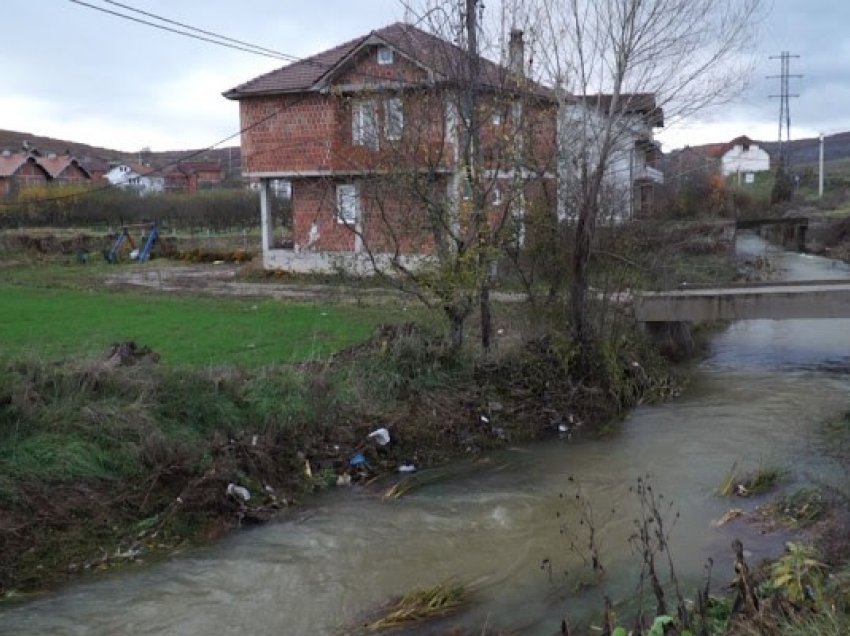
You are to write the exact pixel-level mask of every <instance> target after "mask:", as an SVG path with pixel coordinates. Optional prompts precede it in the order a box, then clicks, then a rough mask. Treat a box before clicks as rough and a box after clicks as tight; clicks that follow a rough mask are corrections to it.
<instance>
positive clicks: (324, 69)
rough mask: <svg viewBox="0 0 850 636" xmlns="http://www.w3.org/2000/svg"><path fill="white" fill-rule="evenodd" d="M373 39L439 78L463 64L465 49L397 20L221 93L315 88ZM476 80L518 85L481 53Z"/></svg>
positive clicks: (455, 73) (235, 95)
mask: <svg viewBox="0 0 850 636" xmlns="http://www.w3.org/2000/svg"><path fill="white" fill-rule="evenodd" d="M376 40H377V41H379V42H383V43H385V44H386V45H388V46H390V47H392V48H393V49H395V50H397V51H399V52H400V53H402V54H403V55H405V56H407V57H409V58H410V59H412V60H414V61H416V62H417V63H419V64H420V65H422V66H424V67H426V68H427V69H429V70H431V71H433V72H434V73H435V74H436V75H437V77H436V79H437V80H438V81H439V80H443V81H452V80H453V79H454V80H457V79H458V78H459V75H460V73H459V69H463V68H464V67H463V62H464V59H465V56H466V53H465V51H464V50H463V49H461V48H460V47H458V46H456V45H454V44H452V43H451V42H447V41H446V40H443V39H442V38H439V37H437V36H435V35H432V34H431V33H427V32H425V31H423V30H421V29H418V28H416V27H414V26H412V25H409V24H405V23H403V22H396V23H395V24H391V25H390V26H387V27H384V28H382V29H378V30H376V31H372V32H371V33H369V34H367V35H364V36H361V37H359V38H355V39H354V40H349V41H348V42H345V43H343V44H340V45H338V46H335V47H334V48H332V49H328V50H327V51H323V52H321V53H318V54H316V55H313V56H311V57H308V58H304V59H303V60H299V61H298V62H295V63H293V64H290V65H288V66H284V67H283V68H279V69H277V70H275V71H272V72H270V73H266V74H265V75H260V76H259V77H255V78H254V79H252V80H250V81H248V82H245V83H244V84H240V85H239V86H237V87H235V88H233V89H231V90H229V91H227V92H225V93H224V96H225V97H227V98H229V99H241V98H243V97H252V96H258V95H275V94H280V93H293V92H304V91H309V90H315V88H316V87H317V85H318V84H319V83H320V81H321V80H323V79H325V77H326V76H328V75H329V74H330V73H331V72H332V71H333V70H335V69H336V68H337V67H338V65H339V64H340V63H341V62H343V61H344V60H346V58H347V57H348V56H349V55H350V54H351V53H353V52H355V51H356V50H357V49H358V48H359V47H360V46H362V45H364V44H366V43H368V42H373V41H376ZM479 81H480V82H481V83H482V84H483V85H485V86H492V87H502V86H508V87H511V84H512V85H513V86H512V87H513V88H517V87H519V83H518V82H517V81H516V78H514V77H512V76H511V74H510V71H508V69H507V68H505V67H503V66H500V65H498V64H495V63H493V62H491V61H490V60H488V59H486V58H484V57H481V58H480V75H479ZM526 90H532V91H533V92H535V93H538V94H541V95H543V94H545V95H550V94H551V92H550V91H549V89H546V88H545V87H543V86H541V85H539V84H534V83H530V82H529V83H528V88H526Z"/></svg>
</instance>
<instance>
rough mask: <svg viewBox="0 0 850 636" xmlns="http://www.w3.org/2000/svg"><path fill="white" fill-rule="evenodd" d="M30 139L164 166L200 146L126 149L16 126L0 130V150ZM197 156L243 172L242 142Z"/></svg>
mask: <svg viewBox="0 0 850 636" xmlns="http://www.w3.org/2000/svg"><path fill="white" fill-rule="evenodd" d="M24 142H28V143H29V144H30V146H31V147H35V148H38V149H39V150H40V151H41V152H44V153H46V152H56V153H63V152H65V151H66V150H67V151H70V152H71V154H72V155H74V156H75V157H78V158H80V159H85V158H93V159H101V160H103V161H106V162H110V161H139V160H140V159H141V160H142V161H143V162H144V163H149V164H151V165H152V166H157V167H162V166H165V165H168V164H171V163H175V162H177V161H178V160H180V159H182V158H184V157H188V156H189V155H193V154H194V153H196V152H197V150H191V149H190V150H166V151H163V152H152V151H149V152H125V151H122V150H113V149H111V148H101V147H99V146H90V145H89V144H85V143H80V142H76V141H68V140H65V139H54V138H53V137H43V136H41V135H34V134H32V133H28V132H18V131H15V130H0V150H19V149H20V148H22V147H23V143H24ZM193 160H196V161H197V160H207V161H219V162H221V165H222V167H223V168H224V170H225V175H226V177H228V178H229V177H232V176H238V175H239V174H240V173H241V153H240V147H239V146H226V147H223V148H214V149H212V150H204V151H203V152H202V153H201V154H199V155H198V156H196V157H193Z"/></svg>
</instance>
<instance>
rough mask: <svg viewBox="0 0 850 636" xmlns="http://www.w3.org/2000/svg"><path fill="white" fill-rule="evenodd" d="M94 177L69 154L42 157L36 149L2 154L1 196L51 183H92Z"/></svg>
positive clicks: (53, 154) (0, 154)
mask: <svg viewBox="0 0 850 636" xmlns="http://www.w3.org/2000/svg"><path fill="white" fill-rule="evenodd" d="M90 181H91V175H90V174H89V173H88V171H87V170H86V169H85V168H83V167H82V166H81V165H80V162H79V161H77V160H76V159H75V158H74V157H72V156H71V155H69V154H67V153H66V154H64V155H57V154H55V153H49V154H47V155H46V156H42V154H41V153H39V152H38V151H37V150H35V149H28V150H25V151H18V152H11V151H9V150H4V151H2V152H0V196H14V195H16V194H17V193H18V192H19V191H20V190H21V189H24V188H28V187H31V186H37V185H47V184H57V185H64V184H71V183H89V182H90Z"/></svg>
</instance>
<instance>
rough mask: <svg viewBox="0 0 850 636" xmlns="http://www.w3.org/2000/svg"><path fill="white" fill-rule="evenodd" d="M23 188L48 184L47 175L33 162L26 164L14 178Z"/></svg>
mask: <svg viewBox="0 0 850 636" xmlns="http://www.w3.org/2000/svg"><path fill="white" fill-rule="evenodd" d="M14 179H15V181H17V182H18V185H19V186H20V187H21V188H26V187H28V186H34V185H42V184H45V183H47V175H46V174H45V173H44V171H43V170H42V169H41V168H40V167H38V166H37V165H35V164H34V163H32V162H29V161H28V162H26V163H25V164H24V165H23V166H21V168H20V169H19V170H18V172H17V173H16V174H15V176H14Z"/></svg>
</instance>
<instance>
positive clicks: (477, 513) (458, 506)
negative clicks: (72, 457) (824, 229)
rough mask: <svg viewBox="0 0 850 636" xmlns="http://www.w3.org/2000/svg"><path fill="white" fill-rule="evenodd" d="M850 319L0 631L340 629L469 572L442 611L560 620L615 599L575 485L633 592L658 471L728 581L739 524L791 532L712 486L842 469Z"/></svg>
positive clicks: (480, 621)
mask: <svg viewBox="0 0 850 636" xmlns="http://www.w3.org/2000/svg"><path fill="white" fill-rule="evenodd" d="M738 251H739V253H741V254H743V255H747V254H750V255H761V254H764V253H766V252H768V253H769V257H770V259H771V261H772V262H773V263H774V264H775V265H776V266H778V267H779V268H781V269H782V270H783V274H782V277H783V278H784V279H786V280H806V279H827V278H850V268H848V267H847V266H845V265H843V264H838V263H835V262H833V261H829V260H827V259H822V258H817V257H811V256H806V255H801V254H792V253H788V252H783V251H781V250H778V249H776V248H772V247H770V246H768V245H767V244H765V243H764V242H763V241H761V240H760V239H757V238H755V237H742V238H739V242H738ZM849 326H850V320H818V321H805V320H796V321H768V320H758V321H747V322H740V323H736V324H733V325H731V326H729V327H728V328H727V329H726V330H725V331H723V332H722V333H720V334H719V335H717V336H716V337H714V338H713V340H712V344H711V348H710V351H709V355H708V356H707V358H706V359H705V360H703V361H702V362H701V363H700V364H699V365H698V366H697V367H696V368H695V369H694V370H693V374H692V378H691V381H690V383H689V385H688V387H687V390H686V391H684V393H683V395H682V396H681V397H679V398H677V399H675V400H673V401H670V402H668V403H665V404H661V405H655V406H645V407H640V408H638V409H636V410H634V411H633V412H632V413H631V414H630V415H629V417H628V418H627V420H626V421H625V422H624V423H623V424H622V426H620V427H619V428H618V429H617V431H616V432H615V433H614V434H613V435H612V436H610V437H608V438H606V439H602V440H586V439H580V440H559V441H556V442H549V443H546V444H536V445H530V446H524V447H521V448H515V449H511V450H507V451H503V452H500V453H496V454H494V455H492V456H490V457H488V458H486V459H485V460H483V461H478V462H475V463H469V464H468V465H466V466H463V467H462V468H464V470H463V471H462V473H463V474H462V475H461V476H460V477H458V478H455V479H452V480H449V481H446V482H442V483H436V484H433V485H431V486H428V487H425V488H423V489H421V490H419V491H416V492H415V493H413V494H411V495H410V496H407V497H405V498H402V499H400V500H396V501H390V502H384V501H382V500H381V498H380V497H379V496H378V495H377V494H376V492H375V491H373V490H364V489H359V488H352V489H337V490H335V491H333V492H330V493H328V494H326V495H323V496H321V497H318V498H316V499H315V500H313V501H311V503H310V504H309V506H308V507H307V508H306V509H305V510H301V511H299V512H296V513H293V514H292V515H291V516H288V517H285V518H282V519H280V520H278V521H275V522H273V523H270V524H267V525H265V526H262V527H259V528H255V529H252V530H248V531H243V532H238V533H235V534H234V535H232V536H230V537H229V538H227V539H225V540H223V541H221V542H219V543H216V544H215V545H212V546H209V547H204V548H197V549H192V550H189V551H187V552H186V553H184V554H182V555H180V556H177V557H175V558H173V559H171V560H169V561H167V562H164V563H159V564H156V565H152V566H144V567H139V568H135V567H130V568H128V569H125V570H123V571H119V572H114V573H111V574H108V575H105V576H103V577H98V578H96V579H94V580H91V581H86V582H83V583H78V584H72V585H70V586H68V587H67V588H66V589H63V590H61V591H59V592H57V593H54V594H51V595H48V596H45V597H42V598H39V599H37V600H34V601H31V602H28V603H26V604H22V605H19V606H13V607H7V608H5V609H3V610H0V634H15V635H21V636H23V635H36V634H37V635H43V634H51V635H81V636H82V635H86V636H88V635H104V636H105V635H113V634H122V635H123V634H132V635H140V634H156V635H164V634H169V635H170V634H179V635H186V636H194V635H199V636H200V635H203V636H208V635H225V634H234V635H236V634H238V635H240V636H242V635H255V634H257V635H259V634H275V635H279V636H286V635H294V636H307V635H314V634H344V633H350V632H351V631H353V627H355V626H357V625H358V623H359V622H362V621H363V620H364V616H366V614H367V613H368V612H369V610H370V609H374V608H376V607H377V606H380V605H381V604H383V603H384V602H386V601H387V600H388V599H389V598H391V597H393V596H396V595H399V594H401V593H403V592H406V591H408V590H409V589H411V588H413V587H416V586H418V585H431V584H435V583H437V582H441V581H444V580H447V579H455V580H458V581H464V582H468V581H471V582H474V590H475V592H474V601H473V603H472V604H471V605H470V607H469V608H468V609H466V610H465V611H464V612H462V613H461V614H460V615H458V616H456V617H454V618H453V619H451V620H446V621H443V623H441V624H440V625H445V626H449V625H451V626H456V625H461V626H463V627H465V628H467V629H469V630H470V632H471V633H481V630H482V628H484V627H485V626H490V627H492V628H499V629H503V630H515V631H516V633H522V634H541V635H543V634H546V635H549V634H553V633H555V632H556V631H557V627H558V625H559V624H560V619H561V617H562V616H565V615H567V616H569V617H570V619H571V620H572V621H573V622H581V621H583V620H591V619H592V618H594V617H598V616H599V614H600V613H601V607H602V604H601V595H602V591H601V590H600V589H599V588H596V587H589V588H587V587H581V586H579V585H577V583H578V582H580V581H582V580H589V577H588V576H587V574H586V573H585V572H586V571H587V568H586V567H584V566H582V562H581V560H580V558H579V557H578V556H577V555H576V554H575V552H574V551H571V550H570V543H571V538H570V537H571V536H573V534H572V533H573V532H574V531H575V529H576V528H578V529H579V530H580V529H581V528H582V526H578V525H577V523H576V510H575V507H574V506H575V504H574V501H575V499H574V493H575V483H579V484H580V485H581V489H582V491H583V493H584V497H585V498H586V500H587V501H590V502H592V505H593V513H594V516H595V517H596V530H597V533H598V536H599V541H600V545H601V550H602V560H603V564H604V565H605V567H606V570H607V576H606V581H605V586H606V587H605V591H606V592H607V593H609V594H610V595H611V597H612V598H614V599H622V598H625V597H628V596H629V595H632V594H633V593H634V591H635V587H636V584H637V574H638V564H637V563H636V561H635V559H634V557H633V555H632V552H631V550H630V547H629V544H628V536H629V534H630V533H631V531H632V529H633V519H634V513H635V511H636V503H635V498H634V496H633V495H631V494H630V493H629V487H630V486H632V485H634V483H635V480H636V479H637V477H639V476H642V475H647V474H649V475H651V478H652V484H653V486H654V489H655V491H656V492H661V493H663V494H664V495H665V498H667V499H670V500H672V501H673V502H674V503H675V506H676V508H677V509H678V510H679V511H680V518H679V519H678V522H677V525H676V528H675V530H674V533H673V544H674V554H675V558H676V566H677V569H678V572H679V575H680V578H681V579H682V581H683V582H684V584H685V587H686V589H687V591H688V592H691V591H693V589H694V587H695V586H696V585H698V584H699V581H700V577H701V576H702V574H703V567H704V564H705V561H706V559H707V557H713V558H714V560H715V563H716V567H715V580H716V581H719V582H722V583H725V582H727V581H728V580H731V577H732V574H731V552H730V549H729V545H730V542H731V540H732V539H733V538H735V537H739V538H741V539H742V541H743V542H744V544H745V546H746V547H747V548H748V549H749V550H750V551H751V561H757V560H758V559H759V558H761V557H763V556H771V555H775V554H777V553H778V552H779V551H780V550H781V548H782V543H783V541H784V540H785V539H787V536H784V535H782V534H781V533H780V534H771V535H769V536H766V537H764V536H759V530H758V528H757V526H754V525H753V524H750V523H747V522H746V521H742V520H738V521H735V522H732V523H730V524H728V525H724V526H722V527H717V526H716V525H714V524H713V523H712V521H713V520H716V519H718V518H719V517H721V516H722V515H723V514H724V512H726V511H727V510H728V509H729V508H730V507H731V506H743V507H745V508H748V509H752V507H753V506H754V505H755V504H756V503H758V500H757V501H752V500H734V501H730V500H724V499H721V498H718V497H717V496H716V495H715V490H716V488H717V486H718V484H719V483H720V482H721V481H722V480H723V478H724V476H725V475H726V473H727V471H728V470H729V468H730V467H731V466H732V464H733V463H734V462H736V461H737V462H738V463H739V464H740V466H741V467H742V468H745V469H753V468H756V467H757V466H758V465H759V463H760V462H761V463H765V464H776V465H779V466H784V467H787V468H789V469H790V476H789V480H790V483H789V484H788V487H792V486H794V485H795V484H797V483H806V482H809V481H812V480H817V479H830V478H831V476H832V475H833V474H834V472H835V466H833V465H831V464H830V462H829V461H828V460H826V459H824V458H823V456H822V455H821V454H820V453H819V451H818V449H819V444H820V441H819V437H818V427H819V425H820V423H821V422H822V421H823V420H825V419H827V418H832V417H836V416H837V415H839V414H840V413H842V412H844V411H845V410H846V409H847V408H848V402H850V400H848V397H850V392H848V390H850V373H848V371H850V329H848V327H849ZM570 477H574V478H575V480H576V482H571V481H570ZM560 494H564V495H565V497H564V498H561V497H560V496H559V495H560ZM612 510H613V512H612ZM558 513H560V515H561V516H560V517H558V516H557V514H558ZM562 524H566V525H567V527H568V531H567V533H566V534H562V533H561V532H560V529H561V527H562ZM545 559H549V561H548V563H549V564H550V565H549V566H545V567H543V566H542V564H544V563H545V561H544V560H545ZM434 629H435V628H434V625H433V624H432V625H429V626H428V627H427V628H425V629H422V628H420V630H419V631H417V630H411V631H409V632H408V633H416V634H418V633H422V634H425V633H432V632H433V630H434Z"/></svg>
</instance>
